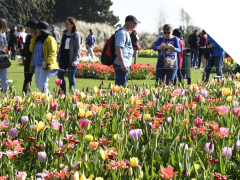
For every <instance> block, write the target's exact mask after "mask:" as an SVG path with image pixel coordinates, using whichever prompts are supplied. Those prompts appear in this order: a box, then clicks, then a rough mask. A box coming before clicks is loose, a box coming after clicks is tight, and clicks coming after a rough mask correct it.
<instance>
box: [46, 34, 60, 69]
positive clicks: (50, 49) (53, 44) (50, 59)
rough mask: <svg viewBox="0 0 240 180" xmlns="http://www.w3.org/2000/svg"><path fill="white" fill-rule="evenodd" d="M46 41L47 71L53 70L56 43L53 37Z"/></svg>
mask: <svg viewBox="0 0 240 180" xmlns="http://www.w3.org/2000/svg"><path fill="white" fill-rule="evenodd" d="M48 38H49V37H48ZM46 40H47V51H48V57H46V59H45V61H46V62H47V63H48V65H49V69H55V67H54V64H56V62H55V61H56V52H57V42H56V40H55V38H54V37H51V38H49V39H46ZM46 40H45V41H46Z"/></svg>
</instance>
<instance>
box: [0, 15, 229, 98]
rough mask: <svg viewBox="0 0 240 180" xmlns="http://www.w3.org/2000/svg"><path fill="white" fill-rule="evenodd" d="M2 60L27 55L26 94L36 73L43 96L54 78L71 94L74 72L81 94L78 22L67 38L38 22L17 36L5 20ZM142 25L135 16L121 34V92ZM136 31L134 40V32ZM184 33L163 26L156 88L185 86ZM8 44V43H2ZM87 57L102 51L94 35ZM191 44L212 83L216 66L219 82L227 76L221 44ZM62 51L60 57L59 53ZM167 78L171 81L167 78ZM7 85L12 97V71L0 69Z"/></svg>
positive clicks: (203, 39) (202, 37)
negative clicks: (9, 75)
mask: <svg viewBox="0 0 240 180" xmlns="http://www.w3.org/2000/svg"><path fill="white" fill-rule="evenodd" d="M0 20H1V23H0V58H1V57H3V58H5V57H7V55H6V51H5V47H8V50H9V52H11V54H9V55H10V57H11V59H12V60H15V59H16V54H17V49H19V50H20V52H21V57H22V64H23V65H24V83H23V91H24V92H27V86H28V85H29V86H30V85H31V81H32V77H33V73H35V84H36V86H37V87H38V89H39V90H40V91H42V92H45V93H49V90H48V80H49V78H50V76H55V75H56V74H57V73H58V78H59V79H61V80H62V84H61V86H60V87H61V90H62V92H63V93H66V91H67V90H66V82H65V79H64V75H65V71H66V70H68V79H69V88H72V87H73V88H75V74H76V70H77V65H78V63H79V59H80V55H81V43H82V39H83V38H82V37H81V36H80V33H79V32H78V28H77V24H76V19H75V18H73V17H68V18H66V19H65V21H64V23H65V28H66V30H65V31H64V32H63V35H62V37H60V33H59V32H58V31H57V30H56V29H55V26H52V31H50V30H49V24H48V23H47V22H44V21H39V22H37V21H36V20H34V19H31V20H29V21H28V22H27V23H26V24H25V27H27V28H28V32H29V34H27V33H26V32H25V28H24V27H21V28H20V32H17V27H16V26H15V25H13V26H12V28H11V30H9V29H7V22H6V20H5V19H0ZM138 23H140V22H139V21H138V20H137V18H136V17H135V16H132V15H129V16H127V17H126V19H125V24H124V26H123V27H121V28H119V30H118V31H117V32H116V34H115V56H116V58H115V60H114V63H113V67H114V70H115V73H116V79H115V84H116V85H119V86H124V85H126V86H127V85H128V73H129V69H130V67H131V63H132V57H133V54H134V64H136V63H137V54H138V50H140V48H141V47H140V45H139V43H138V41H139V36H138V33H137V31H136V27H137V24H138ZM129 31H131V34H129V33H128V32H129ZM182 35H183V33H182V31H181V30H180V29H173V26H172V25H170V24H165V25H164V26H163V31H162V33H161V34H160V35H159V36H158V37H157V41H156V44H155V45H154V47H153V50H154V51H158V54H159V57H158V61H157V65H156V84H157V83H160V82H162V81H164V80H166V84H169V83H170V82H173V83H174V84H177V77H178V81H179V82H181V81H182V80H183V75H182V73H181V68H182V64H183V51H184V42H183V40H182ZM1 39H3V40H1ZM85 43H86V48H87V49H88V52H87V55H88V56H91V57H92V58H94V57H95V56H94V52H93V49H94V47H95V46H96V36H95V35H94V32H93V30H92V29H90V30H89V35H88V36H87V38H86V42H85ZM188 43H189V45H190V52H191V67H192V68H201V64H202V68H204V71H205V72H206V79H205V81H206V82H207V81H208V80H209V74H210V72H211V69H212V67H213V66H214V65H215V66H216V70H217V76H221V74H222V65H223V56H224V50H223V49H222V48H221V47H220V46H219V45H218V44H217V43H216V41H215V40H214V39H213V38H212V37H211V36H210V35H208V34H207V33H206V31H205V30H202V31H201V33H199V30H195V31H194V32H193V34H191V35H190V36H189V39H188ZM58 45H59V46H60V48H59V52H58V53H57V47H58ZM165 76H166V78H165ZM0 78H1V85H2V88H3V90H4V93H5V94H6V92H7V89H8V85H7V68H1V67H0Z"/></svg>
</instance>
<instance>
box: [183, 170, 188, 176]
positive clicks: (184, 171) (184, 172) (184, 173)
mask: <svg viewBox="0 0 240 180" xmlns="http://www.w3.org/2000/svg"><path fill="white" fill-rule="evenodd" d="M188 175H189V173H188V170H187V169H184V170H183V172H182V176H183V177H188Z"/></svg>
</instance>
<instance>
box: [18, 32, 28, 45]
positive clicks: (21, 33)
mask: <svg viewBox="0 0 240 180" xmlns="http://www.w3.org/2000/svg"><path fill="white" fill-rule="evenodd" d="M18 34H19V35H20V36H22V38H23V42H24V43H25V40H26V37H27V33H25V32H19V33H18Z"/></svg>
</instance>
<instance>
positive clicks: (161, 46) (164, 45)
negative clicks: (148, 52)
mask: <svg viewBox="0 0 240 180" xmlns="http://www.w3.org/2000/svg"><path fill="white" fill-rule="evenodd" d="M165 47H166V44H165V43H162V44H161V45H160V46H158V47H157V49H165Z"/></svg>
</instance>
